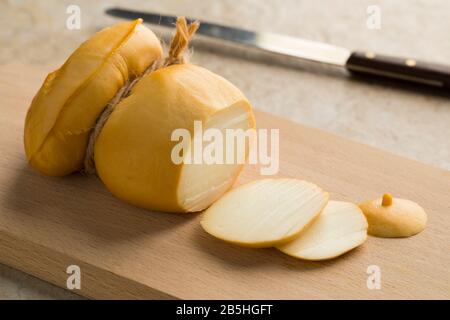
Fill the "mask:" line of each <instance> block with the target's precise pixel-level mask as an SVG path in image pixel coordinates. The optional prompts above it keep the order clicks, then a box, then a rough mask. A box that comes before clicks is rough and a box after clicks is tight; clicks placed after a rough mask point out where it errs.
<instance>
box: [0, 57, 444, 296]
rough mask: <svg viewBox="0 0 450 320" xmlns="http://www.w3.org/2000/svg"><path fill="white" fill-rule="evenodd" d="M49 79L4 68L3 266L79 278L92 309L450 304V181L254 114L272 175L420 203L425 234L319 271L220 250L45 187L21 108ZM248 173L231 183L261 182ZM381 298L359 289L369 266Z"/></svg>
mask: <svg viewBox="0 0 450 320" xmlns="http://www.w3.org/2000/svg"><path fill="white" fill-rule="evenodd" d="M49 71H50V70H49V69H48V68H43V67H40V68H39V67H31V66H24V65H7V66H2V67H0V96H1V97H2V99H1V109H0V110H1V113H0V121H1V127H0V152H1V157H0V262H2V263H5V264H7V265H9V266H12V267H14V268H17V269H19V270H22V271H25V272H27V273H29V274H32V275H34V276H37V277H39V278H42V279H44V280H47V281H49V282H51V283H54V284H56V285H58V286H61V287H66V279H67V277H68V275H67V274H66V268H67V266H69V265H72V264H76V265H79V266H80V267H81V272H82V275H81V277H82V278H81V290H79V291H75V292H77V293H79V294H81V295H84V296H86V297H90V298H179V299H221V298H224V299H232V298H233V299H241V298H245V299H317V298H324V299H335V298H343V299H381V298H387V299H392V298H399V299H416V298H429V299H438V298H447V299H448V298H450V269H449V267H448V266H449V265H450V251H449V248H450V247H449V245H450V235H449V232H450V172H448V171H445V170H441V169H438V168H434V167H431V166H427V165H424V164H421V163H419V162H416V161H412V160H408V159H405V158H401V157H398V156H395V155H392V154H389V153H386V152H383V151H380V150H377V149H374V148H371V147H368V146H364V145H361V144H358V143H355V142H352V141H348V140H345V139H343V138H340V137H337V136H334V135H331V134H328V133H325V132H323V131H320V130H316V129H312V128H308V127H304V126H302V125H299V124H296V123H293V122H290V121H288V120H284V119H281V118H277V117H275V116H272V115H269V114H266V113H261V112H257V121H258V126H259V127H260V128H279V129H280V176H288V177H296V178H301V179H307V180H310V181H312V182H315V183H317V184H318V185H320V186H321V187H322V188H324V189H325V190H327V191H329V192H330V193H331V196H332V198H334V199H338V200H347V201H353V202H359V201H362V200H364V199H367V198H374V197H377V196H379V195H380V194H381V193H383V192H387V191H388V192H391V193H392V194H394V195H395V196H397V197H402V198H408V199H412V200H414V201H417V202H418V203H420V204H421V205H422V206H423V207H424V208H425V210H426V211H427V213H428V215H429V226H428V227H427V229H426V230H425V231H424V232H423V233H421V234H419V235H417V236H415V237H412V238H407V239H378V238H373V237H369V239H368V241H367V242H366V243H365V244H364V245H363V246H362V247H360V248H358V249H356V250H354V251H353V252H350V253H349V254H346V255H344V256H343V257H341V258H338V259H334V260H331V261H327V262H306V261H300V260H296V259H293V258H291V257H288V256H285V255H283V254H282V253H280V252H278V251H277V250H275V249H245V248H240V247H237V246H233V245H230V244H227V243H224V242H221V241H219V240H216V239H214V238H212V237H211V236H209V235H208V234H206V233H205V232H204V231H203V230H202V229H201V227H200V225H199V219H200V215H199V214H191V215H177V214H167V213H157V212H149V211H146V210H142V209H138V208H135V207H133V206H131V205H128V204H126V203H124V202H122V201H120V200H118V199H116V198H114V197H113V196H112V195H111V194H110V193H109V192H108V191H107V190H106V188H105V187H104V186H103V185H102V183H101V182H100V181H99V180H98V179H97V178H95V177H85V176H81V175H79V174H74V175H72V176H69V177H65V178H49V177H45V176H42V175H40V174H39V173H37V172H35V171H33V170H32V169H31V168H30V167H29V166H28V165H27V163H26V160H25V156H24V151H23V141H22V139H23V132H22V131H23V122H24V118H25V114H26V110H27V108H28V105H29V103H30V101H31V99H32V97H33V95H34V93H35V92H36V90H37V89H38V88H39V86H40V85H41V82H42V81H43V79H44V77H45V76H46V74H47V73H48V72H49ZM257 169H258V168H257V167H254V166H249V167H247V168H246V169H245V170H244V172H243V174H242V175H241V177H240V178H239V181H238V184H240V183H243V182H246V181H249V180H252V179H256V178H258V177H259V174H258V172H259V171H258V170H257ZM371 265H377V266H379V267H380V268H381V281H382V287H381V289H380V290H369V289H368V288H367V283H366V281H367V278H368V275H367V274H366V270H367V268H368V266H371Z"/></svg>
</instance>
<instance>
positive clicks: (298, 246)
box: [278, 201, 368, 260]
mask: <svg viewBox="0 0 450 320" xmlns="http://www.w3.org/2000/svg"><path fill="white" fill-rule="evenodd" d="M367 227H368V225H367V221H366V218H365V217H364V214H363V213H362V211H361V210H360V209H359V207H358V206H357V205H355V204H353V203H349V202H340V201H329V202H328V204H327V206H326V207H325V209H324V210H323V211H322V213H321V214H320V215H319V217H318V218H317V219H316V220H315V221H314V223H313V224H312V225H311V226H310V227H308V228H307V229H306V230H305V231H304V232H302V233H301V234H300V236H299V237H298V238H296V239H295V240H293V241H292V242H289V243H287V244H284V245H282V246H279V247H278V249H279V250H281V251H282V252H284V253H286V254H288V255H290V256H293V257H295V258H300V259H306V260H325V259H331V258H335V257H337V256H340V255H342V254H344V253H346V252H348V251H350V250H352V249H354V248H356V247H358V246H359V245H361V244H363V243H364V241H365V240H366V238H367Z"/></svg>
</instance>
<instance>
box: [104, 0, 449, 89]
mask: <svg viewBox="0 0 450 320" xmlns="http://www.w3.org/2000/svg"><path fill="white" fill-rule="evenodd" d="M106 13H107V14H109V15H112V16H115V17H120V18H125V19H137V18H142V19H144V21H145V22H146V23H150V24H157V25H161V26H167V27H173V26H174V25H175V21H176V17H174V16H167V15H160V14H156V13H149V12H140V11H133V10H128V9H122V8H111V9H107V10H106ZM194 20H195V19H188V21H194ZM197 33H198V34H201V35H204V36H208V37H212V38H216V39H222V40H225V41H229V42H233V43H238V44H241V45H245V46H249V47H253V48H257V49H261V50H264V51H268V52H271V53H276V54H281V55H285V56H290V57H295V58H299V59H302V60H308V61H313V62H319V63H324V64H328V65H333V66H338V67H342V68H346V69H347V70H349V71H350V72H351V73H352V74H356V75H358V74H359V75H371V76H375V77H378V78H380V77H381V78H390V79H396V80H401V81H406V82H412V83H417V84H423V85H426V86H432V87H438V88H444V89H450V66H445V65H439V64H433V63H427V62H420V61H417V60H415V59H411V58H406V59H403V58H397V57H391V56H386V55H379V54H375V53H373V52H368V51H366V52H363V51H353V52H352V51H351V50H348V49H345V48H341V47H337V46H333V45H329V44H324V43H320V42H315V41H310V40H304V39H299V38H294V37H290V36H285V35H280V34H274V33H267V32H253V31H248V30H244V29H239V28H234V27H228V26H223V25H218V24H213V23H209V22H205V21H200V28H199V29H198V31H197Z"/></svg>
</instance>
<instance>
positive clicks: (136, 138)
mask: <svg viewBox="0 0 450 320" xmlns="http://www.w3.org/2000/svg"><path fill="white" fill-rule="evenodd" d="M141 23H142V20H141V19H138V20H136V21H133V22H125V23H119V24H117V25H115V26H112V27H110V28H107V29H104V30H102V31H100V32H99V33H97V34H95V35H94V36H93V37H92V38H90V39H89V40H87V41H86V42H85V43H84V44H82V45H81V46H80V47H79V48H78V49H77V50H76V51H75V52H74V53H73V54H72V55H71V56H70V57H69V59H68V60H67V61H66V63H65V64H64V65H63V66H62V67H61V68H60V69H58V70H57V71H55V72H53V73H51V74H50V75H49V76H48V77H47V79H46V80H45V82H44V84H43V85H42V88H41V89H40V90H39V92H38V93H37V95H36V97H35V98H34V100H33V102H32V104H31V107H30V109H29V111H28V114H27V118H26V123H25V151H26V155H27V158H28V161H29V163H30V165H31V166H32V167H34V168H35V169H37V170H38V171H40V172H42V173H44V174H47V175H52V176H63V175H67V174H70V173H72V172H75V171H78V170H84V171H85V172H96V173H97V175H98V176H99V177H100V179H101V180H102V181H103V183H104V184H105V185H106V187H107V188H108V189H109V190H110V191H111V192H112V193H113V194H114V195H115V196H117V197H119V198H120V199H123V200H125V201H127V202H129V203H131V204H134V205H136V206H139V207H143V208H147V209H151V210H159V211H167V212H194V211H200V210H203V209H205V208H207V207H208V206H210V205H211V203H213V202H214V201H215V200H217V199H218V198H219V197H220V196H221V195H222V194H224V193H225V192H226V191H227V190H228V189H229V188H230V187H231V186H232V184H233V183H234V181H235V179H236V178H237V176H238V174H239V172H240V171H241V169H242V167H243V164H244V162H245V159H244V162H239V161H234V162H231V163H228V162H224V161H220V159H219V161H215V162H212V163H211V162H207V161H204V159H201V161H200V162H196V161H184V160H185V159H187V158H188V157H189V156H190V155H192V154H194V153H195V150H194V149H195V148H194V146H195V141H199V140H200V141H201V144H202V146H203V142H202V139H203V135H202V134H201V133H202V132H204V131H206V130H208V129H214V130H216V131H219V132H221V133H224V132H226V131H227V130H229V129H240V130H242V131H244V132H246V131H247V130H248V129H254V128H255V119H254V116H253V111H252V107H251V105H250V103H249V101H248V100H247V98H246V97H245V96H244V94H243V93H242V92H241V91H240V90H239V89H237V88H236V87H235V86H234V85H233V84H231V83H230V82H228V81H227V80H225V79H224V78H222V77H220V76H218V75H216V74H214V73H212V72H211V71H208V70H207V69H205V68H202V67H200V66H195V65H193V64H189V63H187V62H186V60H185V59H184V57H183V55H182V54H183V51H184V50H185V49H186V48H187V47H188V44H189V40H190V38H191V37H192V35H193V34H194V33H195V30H197V28H198V24H197V23H193V24H191V25H187V22H186V19H184V18H179V19H178V20H177V32H176V34H175V36H174V38H173V40H172V43H171V46H170V50H169V53H168V56H167V57H163V56H162V55H163V54H162V48H161V45H160V41H159V40H158V39H157V38H156V36H155V35H154V34H153V32H152V31H150V30H149V29H148V28H146V27H144V26H143V25H142V24H141ZM124 92H125V93H126V94H125V93H124ZM122 93H124V94H122ZM195 123H200V124H201V126H202V129H203V131H201V132H200V133H199V132H197V131H196V130H195ZM99 124H101V125H99ZM94 128H95V129H94ZM93 129H94V130H93ZM177 130H185V132H187V133H189V139H188V140H184V141H183V146H184V148H183V149H182V150H181V151H180V152H179V156H180V158H182V160H183V161H181V162H177V161H175V160H174V157H173V153H174V152H173V151H174V148H176V146H177V145H179V144H180V141H176V140H174V139H173V134H174V132H176V131H177ZM93 137H94V138H93ZM249 144H250V143H246V144H245V146H244V148H245V150H244V151H243V153H244V158H246V157H247V156H248V153H249V147H250V146H249ZM222 151H223V153H224V154H225V155H224V158H226V156H227V155H228V153H232V154H233V153H235V152H236V149H235V148H231V149H230V148H227V149H224V150H222ZM87 160H89V161H87ZM90 160H92V161H90ZM91 162H92V163H93V170H88V169H92V168H91V167H90V166H89V168H88V165H87V164H89V163H91Z"/></svg>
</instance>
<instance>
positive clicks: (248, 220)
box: [201, 179, 329, 248]
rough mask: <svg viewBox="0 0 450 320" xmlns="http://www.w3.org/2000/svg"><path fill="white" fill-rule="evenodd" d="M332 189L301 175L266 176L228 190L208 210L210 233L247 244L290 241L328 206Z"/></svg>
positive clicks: (205, 225) (204, 224)
mask: <svg viewBox="0 0 450 320" xmlns="http://www.w3.org/2000/svg"><path fill="white" fill-rule="evenodd" d="M328 197H329V196H328V193H326V192H324V191H322V189H320V188H319V187H318V186H316V185H314V184H312V183H310V182H306V181H301V180H297V179H263V180H257V181H254V182H251V183H248V184H246V185H243V186H240V187H238V188H236V189H233V190H231V191H230V192H228V193H227V194H225V195H224V196H223V197H222V198H221V199H219V200H218V201H217V202H215V203H214V204H213V205H212V206H211V207H210V208H209V209H208V210H207V211H206V212H205V214H204V216H203V219H202V221H201V225H202V227H203V229H205V231H206V232H208V233H209V234H211V235H213V236H215V237H217V238H219V239H222V240H225V241H228V242H232V243H235V244H239V245H242V246H247V247H255V248H262V247H272V246H276V245H279V244H282V243H285V242H289V241H291V240H292V239H294V238H295V237H297V236H298V234H299V233H300V232H301V231H302V230H303V229H304V228H305V226H307V225H308V224H309V223H311V221H313V219H314V218H315V217H316V216H317V215H318V214H319V213H320V211H321V210H322V209H323V208H324V207H325V205H326V203H327V201H328Z"/></svg>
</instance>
